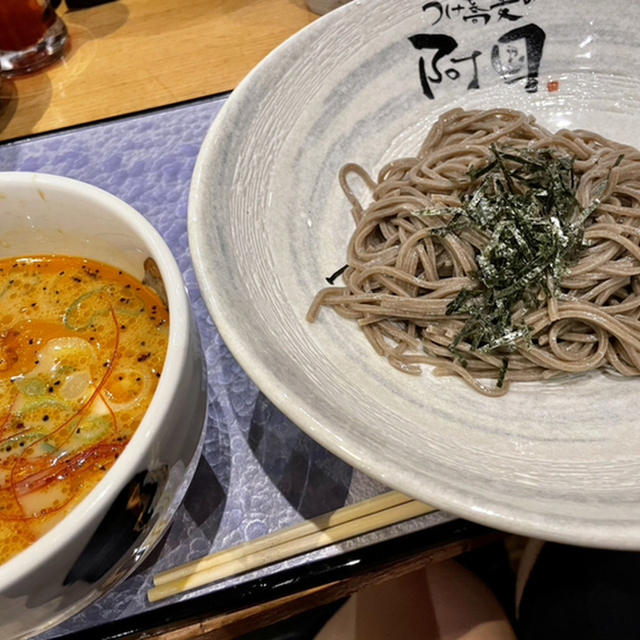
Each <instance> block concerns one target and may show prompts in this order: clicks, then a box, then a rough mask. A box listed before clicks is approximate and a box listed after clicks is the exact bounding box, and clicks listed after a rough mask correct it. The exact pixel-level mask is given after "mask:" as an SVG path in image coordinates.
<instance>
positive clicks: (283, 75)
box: [189, 0, 640, 549]
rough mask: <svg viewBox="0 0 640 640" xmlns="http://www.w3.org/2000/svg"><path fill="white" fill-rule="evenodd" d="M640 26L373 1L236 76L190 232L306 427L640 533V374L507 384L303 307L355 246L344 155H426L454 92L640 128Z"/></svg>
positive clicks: (482, 101) (427, 476)
mask: <svg viewBox="0 0 640 640" xmlns="http://www.w3.org/2000/svg"><path fill="white" fill-rule="evenodd" d="M638 25H640V4H636V3H632V2H629V1H628V0H610V1H609V2H607V3H602V2H600V1H599V0H573V1H571V0H567V1H566V2H555V1H553V0H487V2H473V1H472V0H455V1H454V0H452V1H448V0H441V1H440V2H425V1H424V0H422V1H415V0H369V1H362V2H357V1H356V2H352V3H351V4H348V5H346V6H344V7H343V8H341V9H338V10H336V11H335V12H333V13H331V14H329V15H327V16H325V17H323V18H322V19H320V20H318V21H317V22H315V23H314V24H312V25H311V26H309V27H308V28H306V29H305V30H303V31H302V32H300V33H298V34H297V35H296V36H294V37H293V38H291V39H290V40H289V41H287V42H286V43H285V44H284V45H282V46H281V47H280V48H278V49H277V50H276V51H275V52H274V53H273V54H271V55H270V56H269V57H268V58H267V59H266V60H264V61H263V62H262V63H261V64H260V65H259V66H258V67H257V68H256V69H255V70H254V71H253V72H252V73H251V74H250V75H249V76H248V77H247V78H246V79H245V81H244V82H243V83H242V84H241V85H240V87H239V88H238V89H237V90H236V91H234V93H233V94H232V95H231V97H230V99H229V101H228V103H227V104H226V106H225V108H224V110H223V112H222V113H221V114H220V115H219V116H218V117H217V118H216V120H215V122H214V124H213V126H212V128H211V131H210V132H209V135H208V137H207V138H206V141H205V143H204V146H203V148H202V151H201V154H200V157H199V159H198V164H197V168H196V171H195V175H194V179H193V186H192V192H191V198H190V206H189V239H190V242H191V247H192V252H193V258H194V263H195V268H196V273H197V277H198V281H199V283H200V285H201V288H202V292H203V295H204V297H205V300H206V301H207V304H208V307H209V310H210V312H211V314H212V316H213V319H214V321H215V323H216V325H217V327H218V329H219V330H220V332H221V334H222V336H223V338H224V339H225V341H226V343H227V344H228V346H229V348H230V349H231V350H232V352H233V353H234V355H235V356H236V358H237V359H238V361H239V363H240V364H241V365H242V366H243V367H244V368H245V369H246V371H247V372H248V373H249V375H251V376H252V378H253V379H254V380H255V382H256V383H257V384H258V386H259V387H261V388H262V390H263V391H264V392H265V393H266V394H267V395H268V396H269V397H270V398H271V400H272V401H273V402H274V403H275V404H276V405H277V406H278V407H279V408H280V409H281V410H282V411H284V412H285V413H286V414H288V415H289V417H290V418H291V419H293V420H294V421H295V422H296V423H297V424H298V425H299V426H300V427H301V428H302V429H304V430H305V431H306V432H307V433H309V434H310V435H311V436H313V437H314V438H316V439H317V440H318V441H319V442H320V443H322V444H323V445H324V446H325V447H327V448H328V449H330V450H331V451H333V452H334V453H336V454H337V455H339V456H341V457H342V458H344V459H345V460H347V461H348V462H349V463H351V464H352V465H354V466H355V467H358V468H359V469H361V470H363V471H364V472H365V473H368V474H370V475H371V476H373V477H375V478H378V479H379V480H381V481H382V482H384V483H386V484H387V485H389V486H391V487H393V488H396V489H399V490H401V491H404V492H406V493H408V494H410V495H412V496H414V497H416V498H419V499H421V500H424V501H426V502H429V503H431V504H433V505H435V506H437V507H440V508H443V509H446V510H449V511H451V512H453V513H455V514H458V515H460V516H464V517H467V518H469V519H472V520H475V521H479V522H482V523H486V524H489V525H492V526H495V527H498V528H500V529H504V530H508V531H513V532H517V533H521V534H527V535H532V536H538V537H541V538H545V539H552V540H559V541H564V542H571V543H576V544H584V545H592V546H600V547H615V548H628V549H640V381H639V380H636V379H624V380H621V379H614V378H613V377H612V376H608V375H606V374H601V373H598V374H595V375H590V376H586V377H580V378H576V379H570V380H565V381H563V382H555V383H546V384H544V383H521V384H516V385H514V386H513V387H512V390H511V391H510V392H509V393H508V394H507V395H506V396H505V397H504V398H501V399H489V398H485V397H482V396H480V395H478V394H477V393H476V392H474V391H472V390H471V389H470V388H468V387H467V386H466V385H465V383H464V382H462V381H461V380H458V379H454V378H436V377H434V376H433V375H431V373H430V371H429V370H428V369H427V370H426V371H425V372H424V373H423V375H422V376H420V377H417V378H413V377H411V376H408V375H405V374H402V373H399V372H397V371H395V370H394V369H392V368H391V367H390V366H389V365H388V364H387V363H386V361H385V360H384V359H382V358H380V357H378V356H377V355H376V354H374V353H373V351H372V349H371V348H370V347H369V346H368V344H367V343H366V342H365V339H364V337H363V336H362V335H360V333H359V332H358V330H357V328H356V327H355V325H354V324H352V323H350V322H349V321H347V320H344V319H342V318H340V317H338V316H337V315H336V314H334V313H333V312H332V311H328V310H325V311H324V312H323V313H321V315H320V317H319V319H318V321H317V322H316V323H314V324H308V323H307V322H306V321H305V317H304V316H305V313H306V311H307V307H308V305H309V303H310V301H311V299H312V297H313V295H314V294H315V292H316V291H317V290H318V289H320V288H321V287H322V286H324V284H325V281H324V278H325V276H327V275H329V274H331V273H332V272H333V271H334V270H335V269H337V268H338V267H340V266H341V265H342V264H343V263H344V262H345V248H346V245H347V241H348V238H349V235H350V233H351V230H352V222H351V218H350V214H349V207H348V204H347V202H346V199H345V197H344V196H343V195H342V193H341V191H340V188H339V185H338V181H337V173H338V169H339V167H340V166H341V165H342V164H344V163H345V162H348V161H355V162H359V163H360V164H362V165H363V166H365V167H366V168H368V169H371V170H376V169H377V168H379V167H380V166H381V165H382V164H383V163H384V162H385V161H386V160H389V159H390V158H393V157H395V156H401V155H411V154H412V153H414V152H415V151H416V150H417V148H418V146H419V144H420V140H421V138H422V137H423V135H424V134H425V132H426V131H427V130H428V128H429V127H430V126H431V124H432V123H433V122H434V121H435V119H436V118H437V116H438V115H439V114H441V113H443V112H444V111H446V110H448V109H450V108H452V107H454V106H461V107H465V108H478V107H479V108H485V107H486V108H488V107H496V106H508V107H512V108H517V109H521V110H524V111H527V112H530V113H533V114H534V115H536V116H537V117H538V120H539V121H540V122H541V123H542V124H544V125H546V126H547V127H549V128H551V129H557V128H560V127H566V126H568V127H580V128H589V129H594V130H597V131H598V132H600V133H602V134H604V135H606V136H610V137H612V138H614V139H619V140H623V141H626V142H629V143H632V144H635V145H639V144H640V117H639V116H640V35H639V34H638V29H637V27H638ZM454 45H455V47H454ZM441 53H442V55H441V56H440V54H441ZM437 57H439V60H436V58H437ZM538 59H539V65H538V68H537V70H536V61H537V60H538ZM536 71H537V75H536ZM422 72H424V73H423V74H422V75H421V73H422ZM429 94H431V95H429Z"/></svg>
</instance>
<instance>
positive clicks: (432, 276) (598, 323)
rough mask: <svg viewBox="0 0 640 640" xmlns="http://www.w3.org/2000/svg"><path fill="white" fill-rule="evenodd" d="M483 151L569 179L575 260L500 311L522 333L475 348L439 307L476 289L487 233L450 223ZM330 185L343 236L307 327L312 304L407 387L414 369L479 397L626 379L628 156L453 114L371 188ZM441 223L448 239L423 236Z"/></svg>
mask: <svg viewBox="0 0 640 640" xmlns="http://www.w3.org/2000/svg"><path fill="white" fill-rule="evenodd" d="M496 148H498V149H506V150H527V151H524V153H528V152H529V151H532V150H533V151H535V150H551V151H552V152H553V153H554V154H555V156H556V157H559V158H565V159H571V162H572V176H573V175H575V178H576V180H579V182H577V189H576V190H575V200H577V202H578V203H579V206H580V208H579V211H582V212H585V217H586V220H585V221H584V227H583V228H582V229H581V236H580V240H581V245H580V251H579V254H578V255H577V256H576V258H575V259H574V260H573V261H572V262H571V263H570V264H568V265H567V267H566V268H565V269H564V270H563V271H562V273H561V276H560V277H558V282H557V283H556V284H557V285H558V286H554V284H553V283H550V285H549V287H548V288H547V287H546V286H543V287H542V288H539V290H538V291H537V293H536V304H535V305H532V304H525V303H523V302H518V303H517V304H515V305H514V306H513V307H512V308H511V309H510V313H511V314H512V317H513V322H514V323H516V324H517V325H518V326H520V327H525V329H526V330H525V331H524V332H521V333H520V334H518V335H517V336H515V337H513V336H512V337H511V339H510V338H509V337H508V336H507V337H506V338H505V339H504V340H502V344H498V345H497V346H496V347H495V348H491V349H487V348H478V344H477V341H476V342H475V343H474V341H473V340H472V339H471V338H470V337H468V336H466V335H465V334H464V327H465V322H466V321H467V320H468V315H465V314H464V313H457V312H456V311H455V309H454V310H453V312H452V307H451V306H450V305H452V304H453V303H454V301H455V300H456V299H457V297H458V296H459V295H460V294H461V292H462V291H474V288H477V287H478V282H477V280H476V276H477V273H478V256H479V255H480V254H481V252H482V250H483V249H484V248H486V247H487V245H488V243H490V242H491V235H490V234H488V233H487V232H486V230H482V229H479V228H477V227H476V226H474V225H473V224H467V225H466V226H464V225H463V226H462V228H461V229H457V228H456V226H455V225H454V224H452V219H453V218H454V217H455V216H454V215H453V213H454V212H456V211H459V208H460V207H461V206H462V203H463V202H464V201H465V198H466V200H467V201H468V200H469V198H472V197H473V189H474V188H477V185H478V183H479V179H478V178H477V177H476V178H474V174H473V172H472V173H471V175H470V173H469V172H470V170H473V169H474V168H475V169H476V170H477V169H478V168H481V167H483V166H484V165H487V164H488V162H490V160H491V158H492V157H497V156H496V155H495V149H496ZM354 175H355V176H358V177H359V178H360V179H361V180H363V181H364V182H365V183H366V185H367V186H368V187H369V188H370V190H371V203H370V204H369V205H368V206H366V207H365V206H363V205H362V204H361V203H360V202H359V200H358V199H357V198H356V196H355V195H354V192H353V190H352V188H351V187H350V186H349V179H350V178H351V177H353V176H354ZM340 181H341V184H342V187H343V189H344V191H345V193H346V195H347V197H348V199H349V200H350V202H351V204H352V214H353V218H354V220H355V224H356V228H355V231H354V233H353V236H352V237H351V240H350V242H349V247H348V255H347V267H346V269H345V271H344V272H343V273H342V280H343V282H344V286H330V287H327V288H325V289H323V290H322V291H320V292H319V293H318V294H317V295H316V297H315V299H314V301H313V303H312V305H311V307H310V309H309V313H308V316H307V317H308V319H309V320H310V321H313V320H314V319H315V318H316V316H317V314H318V312H319V310H320V308H321V307H322V306H329V307H332V308H333V309H334V310H335V311H336V312H337V313H338V314H340V315H341V316H344V317H346V318H350V319H353V320H355V321H356V322H357V323H358V325H359V326H360V328H361V330H362V331H363V332H364V334H365V336H366V337H367V339H368V340H369V342H370V343H371V345H372V346H373V348H374V349H375V350H376V351H377V352H378V353H379V354H380V355H382V356H385V357H386V358H387V359H388V361H389V362H390V364H392V365H393V366H394V367H396V368H397V369H400V370H401V371H404V372H406V373H410V374H414V375H417V374H419V373H420V372H421V368H422V367H421V365H423V364H427V365H432V366H433V367H434V368H435V369H434V372H435V373H436V374H438V375H458V376H460V377H462V378H463V379H464V380H465V381H466V382H468V383H469V384H471V385H472V386H473V387H474V388H476V389H477V390H479V391H481V392H483V393H486V394H490V395H501V394H503V393H505V392H506V391H507V389H508V388H509V383H510V382H511V381H530V380H542V379H547V378H551V377H553V376H557V375H560V374H567V373H576V372H583V371H588V370H591V369H595V368H597V367H603V366H608V367H609V368H611V369H612V370H615V371H617V372H619V373H620V374H622V375H625V376H635V375H639V374H640V152H638V151H637V150H636V149H634V148H632V147H629V146H626V145H622V144H619V143H617V142H612V141H610V140H607V139H605V138H603V137H602V136H599V135H597V134H595V133H591V132H587V131H582V130H576V131H569V130H561V131H558V132H557V133H555V134H552V133H550V132H549V131H547V130H545V129H544V128H543V127H541V126H540V125H539V124H537V123H536V122H535V120H534V118H533V117H532V116H528V115H525V114H523V113H520V112H517V111H511V110H507V109H493V110H489V111H463V110H462V109H455V110H453V111H450V112H448V113H446V114H445V115H443V116H442V117H441V118H440V119H439V120H438V121H437V122H436V124H435V125H434V126H433V128H432V129H431V131H430V132H429V134H428V135H427V137H426V139H425V141H424V143H423V144H422V147H421V149H420V151H419V152H418V154H417V156H416V157H415V158H401V159H397V160H393V161H392V162H390V163H388V164H387V165H386V166H385V167H383V168H382V169H381V170H380V172H379V175H378V177H377V180H374V179H373V178H371V177H370V176H369V175H368V174H367V172H366V171H365V170H364V169H363V168H362V167H360V166H358V165H354V164H348V165H346V166H345V167H343V169H342V171H341V174H340ZM518 189H520V187H518ZM469 194H471V195H469ZM572 197H573V196H572ZM516 215H517V212H516ZM587 216H588V217H587ZM574 222H575V221H574ZM581 224H582V221H581ZM447 225H449V227H450V228H451V231H450V232H449V231H447V232H445V233H441V232H436V231H435V230H436V229H438V228H440V229H442V228H443V227H446V226H447ZM582 238H584V241H582ZM336 266H338V265H336ZM545 291H546V292H545ZM488 379H496V380H498V381H499V383H498V384H494V383H488V382H487V380H488ZM503 379H504V384H502V383H503Z"/></svg>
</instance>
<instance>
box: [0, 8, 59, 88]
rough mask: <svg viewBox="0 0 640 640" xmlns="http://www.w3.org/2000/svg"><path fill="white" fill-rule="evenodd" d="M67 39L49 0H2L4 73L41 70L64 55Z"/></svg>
mask: <svg viewBox="0 0 640 640" xmlns="http://www.w3.org/2000/svg"><path fill="white" fill-rule="evenodd" d="M66 41H67V29H66V27H65V25H64V22H62V20H61V19H60V17H59V16H58V15H56V12H55V10H54V9H53V7H52V6H51V4H50V2H49V0H0V74H2V75H4V76H15V75H19V74H24V73H32V72H34V71H38V70H40V69H42V68H43V67H46V66H47V65H49V64H51V63H52V62H54V61H55V60H58V59H59V58H60V57H61V56H62V54H63V53H64V47H65V43H66Z"/></svg>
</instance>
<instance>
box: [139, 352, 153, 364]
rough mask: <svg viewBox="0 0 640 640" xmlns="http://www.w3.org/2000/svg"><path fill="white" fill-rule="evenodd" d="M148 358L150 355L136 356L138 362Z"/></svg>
mask: <svg viewBox="0 0 640 640" xmlns="http://www.w3.org/2000/svg"><path fill="white" fill-rule="evenodd" d="M150 356H151V353H143V354H142V355H140V356H138V362H144V361H145V360H146V359H147V358H148V357H150Z"/></svg>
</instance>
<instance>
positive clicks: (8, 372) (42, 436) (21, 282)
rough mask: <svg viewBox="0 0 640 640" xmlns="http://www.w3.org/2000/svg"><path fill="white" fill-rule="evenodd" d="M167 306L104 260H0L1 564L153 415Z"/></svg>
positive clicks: (69, 503)
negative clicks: (149, 410)
mask: <svg viewBox="0 0 640 640" xmlns="http://www.w3.org/2000/svg"><path fill="white" fill-rule="evenodd" d="M168 339H169V316H168V311H167V308H166V306H165V305H164V304H163V303H162V301H161V299H160V297H159V296H158V295H157V294H156V292H155V291H154V290H152V289H151V288H150V287H147V286H145V285H143V284H142V283H141V282H140V281H139V280H137V279H135V278H134V277H133V276H130V275H128V274H126V273H123V272H122V271H119V270H118V269H116V268H114V267H111V266H109V265H106V264H102V263H99V262H94V261H91V260H85V259H83V258H75V257H67V256H45V257H36V258H23V259H18V260H16V259H5V260H0V563H2V562H6V561H7V560H8V559H10V558H11V557H12V556H14V555H15V554H17V553H18V552H20V551H22V550H23V549H25V548H26V547H27V546H29V545H30V544H31V543H32V542H34V541H35V540H36V539H38V538H39V537H40V536H41V535H43V534H44V533H45V532H46V531H48V530H49V529H50V528H51V527H52V526H53V525H54V524H55V523H56V522H58V521H59V520H60V519H62V518H63V517H64V516H65V515H66V514H67V513H68V512H69V511H70V510H71V509H72V508H73V507H74V506H76V505H77V504H78V502H79V501H80V500H81V499H82V498H83V497H84V496H86V495H87V493H88V492H89V491H90V490H91V489H92V488H93V487H95V485H96V484H97V483H98V482H99V480H100V479H101V478H102V477H103V476H104V475H105V473H106V472H107V471H108V470H109V468H110V467H111V466H112V465H113V463H114V462H115V460H116V459H117V458H118V456H119V455H120V453H121V452H122V450H123V449H124V447H125V446H126V444H127V442H129V440H130V439H131V437H132V435H133V434H134V432H135V430H136V428H137V427H138V425H139V424H140V422H141V420H142V417H143V416H144V414H145V412H146V410H147V408H148V406H149V403H150V401H151V398H152V396H153V393H154V391H155V389H156V386H157V384H158V378H159V377H160V373H161V371H162V367H163V363H164V360H165V355H166V351H167V343H168Z"/></svg>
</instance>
